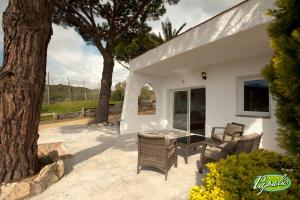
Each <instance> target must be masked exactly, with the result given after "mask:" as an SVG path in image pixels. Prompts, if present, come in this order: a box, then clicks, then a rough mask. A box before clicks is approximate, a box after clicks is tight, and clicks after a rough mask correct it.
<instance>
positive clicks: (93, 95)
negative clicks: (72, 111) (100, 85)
mask: <svg viewBox="0 0 300 200" xmlns="http://www.w3.org/2000/svg"><path fill="white" fill-rule="evenodd" d="M85 90H86V94H87V99H88V100H96V99H97V98H98V93H99V90H98V89H94V90H91V89H88V88H84V87H75V86H71V97H72V101H84V100H85ZM65 101H70V95H69V86H68V85H62V84H59V85H50V103H51V104H53V103H60V102H65ZM47 102H48V86H47V85H46V88H45V92H44V100H43V103H44V104H45V103H47Z"/></svg>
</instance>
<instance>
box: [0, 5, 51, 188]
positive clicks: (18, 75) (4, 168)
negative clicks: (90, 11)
mask: <svg viewBox="0 0 300 200" xmlns="http://www.w3.org/2000/svg"><path fill="white" fill-rule="evenodd" d="M50 1H51V0H10V1H9V5H8V7H7V9H6V10H5V12H4V14H3V29H4V60H3V68H2V69H1V71H0V183H1V182H3V181H4V182H9V181H13V180H17V179H20V178H22V177H26V176H28V175H31V174H34V173H35V172H36V170H37V139H38V137H39V135H38V126H39V121H40V111H41V105H42V99H43V92H44V88H45V75H46V58H47V47H48V43H49V41H50V38H51V35H52V12H53V7H52V5H51V3H50Z"/></svg>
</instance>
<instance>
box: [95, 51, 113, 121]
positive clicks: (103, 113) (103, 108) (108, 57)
mask: <svg viewBox="0 0 300 200" xmlns="http://www.w3.org/2000/svg"><path fill="white" fill-rule="evenodd" d="M102 55H103V60H104V61H103V72H102V80H101V89H100V94H99V100H98V107H97V110H96V114H95V118H94V123H95V124H98V123H105V122H108V114H109V113H108V109H109V98H110V92H111V85H112V75H113V71H114V59H113V56H112V52H110V53H105V54H102Z"/></svg>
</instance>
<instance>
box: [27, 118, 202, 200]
mask: <svg viewBox="0 0 300 200" xmlns="http://www.w3.org/2000/svg"><path fill="white" fill-rule="evenodd" d="M80 123H81V122H77V123H75V124H76V125H74V124H72V123H70V122H68V123H62V124H55V125H53V126H51V125H50V126H49V125H47V126H44V127H43V126H41V127H40V139H39V143H50V142H63V143H64V147H65V148H66V149H67V151H68V152H69V153H70V154H72V155H73V156H72V157H71V158H67V159H65V168H66V175H65V177H64V178H62V179H61V180H60V181H59V182H58V183H56V184H54V185H53V186H51V187H50V188H48V189H47V190H46V191H45V192H43V193H42V194H40V195H38V196H35V197H33V198H31V199H42V200H46V199H47V200H51V199H56V200H58V199H64V200H67V199H72V200H74V199H80V200H82V199H89V200H90V199H101V200H106V199H109V200H112V199H113V200H118V199H130V200H134V199H137V200H140V199H156V200H160V199H162V200H168V199H170V200H171V199H172V200H173V199H187V197H188V196H187V194H188V191H189V189H190V188H191V187H193V186H194V185H195V184H198V183H199V181H201V178H202V176H203V175H201V177H200V175H199V174H198V172H197V166H196V160H198V159H199V152H198V153H195V154H194V155H192V156H191V157H189V164H184V159H183V157H182V156H179V159H178V168H174V167H173V168H171V170H170V172H169V176H168V181H165V180H164V175H163V174H161V173H159V172H157V171H155V170H153V169H150V168H147V169H145V170H142V171H141V173H140V174H139V175H137V174H136V164H137V146H136V135H135V134H129V135H119V134H118V133H117V129H116V128H113V127H100V126H95V125H84V124H80ZM179 154H182V153H181V151H180V152H179Z"/></svg>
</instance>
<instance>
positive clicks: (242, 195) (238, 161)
mask: <svg viewBox="0 0 300 200" xmlns="http://www.w3.org/2000/svg"><path fill="white" fill-rule="evenodd" d="M206 166H207V168H208V169H209V173H208V174H207V176H206V177H205V178H204V179H203V182H204V184H203V185H202V186H195V187H193V188H192V189H191V191H190V193H189V197H190V200H202V199H203V200H204V199H205V200H216V199H217V200H221V199H224V200H227V199H228V200H235V199H245V200H246V199H249V200H250V199H251V200H255V199H264V200H265V199H267V200H268V199H270V200H271V199H272V200H273V199H274V200H276V199H278V200H279V199H285V200H289V199H300V164H299V160H297V158H295V157H288V156H282V155H280V154H277V153H275V152H270V151H266V150H258V151H256V152H253V153H250V154H245V153H241V154H240V155H239V157H237V156H236V155H232V156H229V157H227V159H225V160H221V161H219V162H216V163H208V164H207V165H206ZM278 173H279V174H287V176H288V177H289V178H290V179H291V182H292V185H291V187H290V188H289V189H287V190H283V191H280V192H262V193H261V194H260V195H257V193H258V190H254V189H253V184H254V180H255V178H256V177H257V176H259V175H264V174H278Z"/></svg>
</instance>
